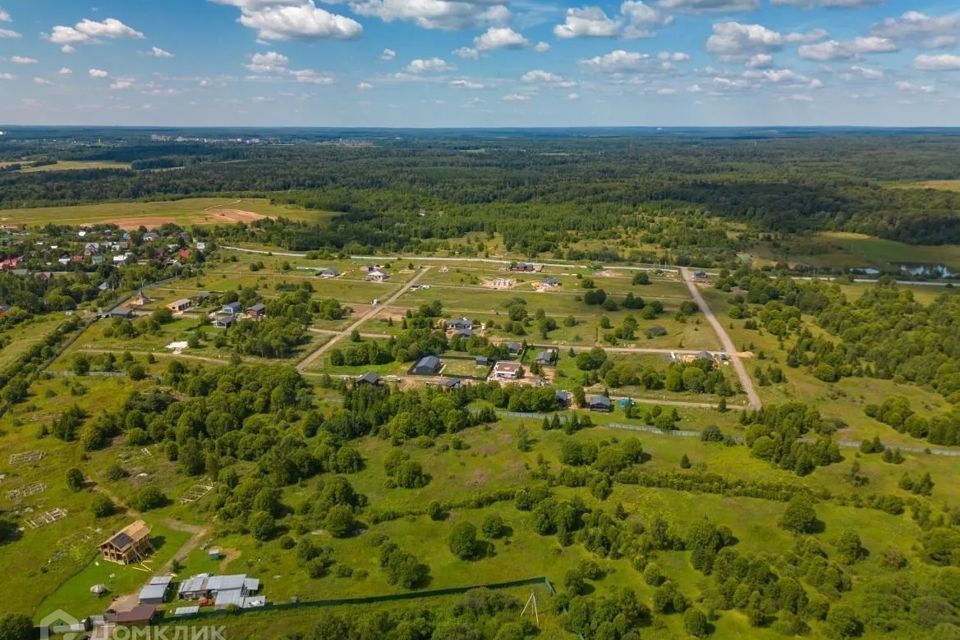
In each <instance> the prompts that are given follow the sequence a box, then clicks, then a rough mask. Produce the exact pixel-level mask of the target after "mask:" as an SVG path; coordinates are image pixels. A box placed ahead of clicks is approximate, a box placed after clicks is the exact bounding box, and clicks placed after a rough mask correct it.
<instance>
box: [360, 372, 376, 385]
mask: <svg viewBox="0 0 960 640" xmlns="http://www.w3.org/2000/svg"><path fill="white" fill-rule="evenodd" d="M356 384H358V385H359V384H368V385H371V386H374V387H375V386H377V385H379V384H380V376H379V375H378V374H376V373H374V372H373V371H368V372H367V373H365V374H363V375H362V376H360V377H359V378H357V381H356Z"/></svg>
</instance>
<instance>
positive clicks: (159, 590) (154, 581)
mask: <svg viewBox="0 0 960 640" xmlns="http://www.w3.org/2000/svg"><path fill="white" fill-rule="evenodd" d="M172 582H173V576H154V577H153V578H151V579H150V582H149V583H148V584H147V586H145V587H144V588H143V589H141V590H140V595H139V596H138V597H137V600H138V602H139V603H140V604H163V601H164V599H165V598H166V596H167V591H168V590H169V589H170V584H171V583H172Z"/></svg>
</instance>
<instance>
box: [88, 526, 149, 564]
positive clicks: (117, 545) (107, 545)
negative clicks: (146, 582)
mask: <svg viewBox="0 0 960 640" xmlns="http://www.w3.org/2000/svg"><path fill="white" fill-rule="evenodd" d="M152 551H153V545H151V544H150V528H149V527H148V526H147V524H146V523H145V522H144V521H143V520H137V521H136V522H134V523H132V524H129V525H127V526H126V527H124V528H123V529H121V530H120V531H118V532H117V533H115V534H113V536H111V537H110V539H108V540H106V541H104V542H103V543H101V544H100V555H101V556H102V557H103V559H104V560H106V561H107V562H115V563H117V564H131V563H133V562H142V561H143V560H144V559H145V558H146V557H147V554H148V553H149V552H152Z"/></svg>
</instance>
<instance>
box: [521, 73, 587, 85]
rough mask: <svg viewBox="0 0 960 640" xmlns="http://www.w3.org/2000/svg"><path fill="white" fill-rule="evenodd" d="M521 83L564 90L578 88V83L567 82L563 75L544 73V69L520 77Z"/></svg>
mask: <svg viewBox="0 0 960 640" xmlns="http://www.w3.org/2000/svg"><path fill="white" fill-rule="evenodd" d="M520 81H521V82H525V83H526V84H542V85H550V86H554V87H561V88H564V89H570V88H573V87H575V86H577V83H576V82H574V81H573V80H567V79H566V78H564V77H563V76H561V75H558V74H556V73H552V72H550V71H544V70H543V69H534V70H533V71H527V72H526V73H525V74H523V75H522V76H520Z"/></svg>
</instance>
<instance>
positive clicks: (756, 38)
mask: <svg viewBox="0 0 960 640" xmlns="http://www.w3.org/2000/svg"><path fill="white" fill-rule="evenodd" d="M783 41H784V38H783V34H781V33H780V32H779V31H774V30H772V29H768V28H767V27H764V26H763V25H760V24H742V23H740V22H718V23H716V24H714V25H713V35H711V36H710V37H709V38H708V39H707V51H709V52H710V53H712V54H713V55H715V56H719V57H720V58H722V59H726V60H736V59H743V58H747V57H750V56H754V55H756V54H758V53H770V52H773V51H779V50H780V49H781V48H782V47H783Z"/></svg>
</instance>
